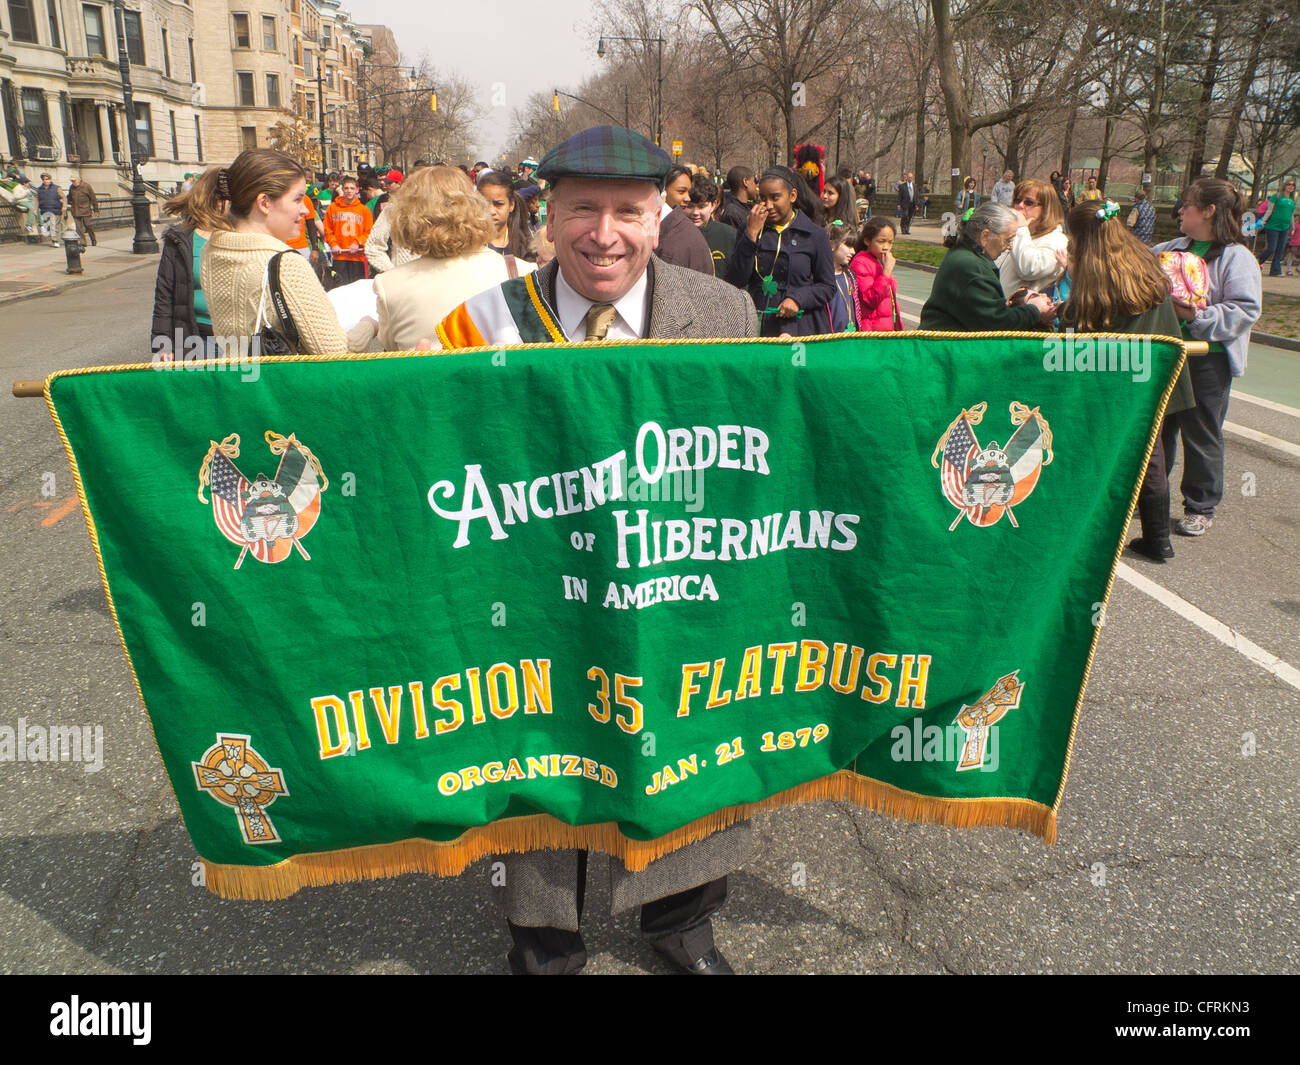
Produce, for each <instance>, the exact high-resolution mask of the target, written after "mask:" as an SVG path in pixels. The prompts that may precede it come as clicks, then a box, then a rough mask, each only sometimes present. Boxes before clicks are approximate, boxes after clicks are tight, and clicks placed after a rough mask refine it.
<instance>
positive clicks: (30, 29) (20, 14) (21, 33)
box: [9, 0, 36, 44]
mask: <svg viewBox="0 0 1300 1065" xmlns="http://www.w3.org/2000/svg"><path fill="white" fill-rule="evenodd" d="M9 26H10V31H11V32H12V33H13V38H14V40H15V41H24V42H26V43H27V44H35V43H36V13H35V12H34V11H33V10H32V0H9Z"/></svg>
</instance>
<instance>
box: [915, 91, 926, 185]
mask: <svg viewBox="0 0 1300 1065" xmlns="http://www.w3.org/2000/svg"><path fill="white" fill-rule="evenodd" d="M916 103H917V107H916V165H915V166H914V167H912V169H913V170H914V171H915V172H916V180H917V181H918V182H919V183H920V184H922V185H923V184H925V93H924V92H922V93H921V98H920V99H919V100H917V102H916Z"/></svg>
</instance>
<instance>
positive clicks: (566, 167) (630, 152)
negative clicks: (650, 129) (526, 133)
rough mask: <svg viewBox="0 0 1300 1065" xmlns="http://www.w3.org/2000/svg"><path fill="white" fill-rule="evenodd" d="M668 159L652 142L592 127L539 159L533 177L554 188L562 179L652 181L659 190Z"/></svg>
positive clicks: (620, 129)
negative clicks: (546, 182) (550, 184)
mask: <svg viewBox="0 0 1300 1065" xmlns="http://www.w3.org/2000/svg"><path fill="white" fill-rule="evenodd" d="M671 166H672V158H671V157H670V156H669V155H668V153H667V152H665V151H664V150H663V149H662V148H660V147H658V146H657V145H656V144H655V143H654V142H653V141H649V140H647V139H646V138H645V137H643V136H641V134H639V133H633V132H632V130H630V129H624V128H623V127H622V126H592V127H591V129H584V130H583V131H582V132H581V133H575V134H574V135H573V136H572V137H570V138H569V139H568V140H567V141H565V142H564V143H563V144H559V145H556V147H554V148H552V149H551V150H550V151H549V152H547V153H546V154H545V155H544V156H543V157H542V162H541V165H540V166H539V167H538V168H537V176H538V177H539V178H541V179H542V180H544V181H549V182H551V183H552V184H554V183H555V182H556V181H558V180H559V179H560V178H563V177H588V178H621V179H622V180H624V181H653V182H654V183H655V184H656V185H658V186H659V187H660V188H662V187H663V183H664V178H665V177H666V176H667V174H668V168H669V167H671Z"/></svg>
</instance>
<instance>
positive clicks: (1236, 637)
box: [1115, 562, 1300, 691]
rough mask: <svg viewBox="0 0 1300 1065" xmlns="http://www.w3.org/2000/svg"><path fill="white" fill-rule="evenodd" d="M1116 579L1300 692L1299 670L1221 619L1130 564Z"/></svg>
mask: <svg viewBox="0 0 1300 1065" xmlns="http://www.w3.org/2000/svg"><path fill="white" fill-rule="evenodd" d="M1115 576H1117V577H1119V578H1120V579H1121V580H1123V581H1125V582H1126V583H1128V584H1131V585H1132V586H1133V587H1134V588H1136V589H1137V590H1138V591H1140V592H1145V593H1146V594H1147V595H1149V596H1150V597H1151V598H1152V599H1154V600H1155V601H1156V602H1157V603H1160V604H1161V605H1162V606H1166V607H1168V608H1169V609H1170V610H1172V611H1173V612H1174V613H1175V614H1177V615H1178V616H1179V617H1181V618H1185V619H1186V620H1188V621H1190V622H1191V623H1192V624H1193V625H1195V626H1196V627H1197V628H1198V629H1201V630H1202V631H1204V632H1208V633H1209V634H1210V635H1211V636H1213V637H1214V638H1215V639H1216V640H1218V641H1219V642H1220V643H1222V644H1226V645H1227V646H1228V647H1231V648H1232V649H1233V650H1234V651H1236V652H1237V653H1238V654H1242V655H1245V656H1246V657H1247V658H1248V659H1250V660H1251V661H1252V662H1254V663H1255V664H1256V665H1257V666H1259V667H1261V668H1262V669H1265V670H1267V671H1268V672H1269V673H1272V674H1273V676H1275V677H1277V678H1278V680H1280V681H1282V682H1283V683H1285V684H1289V685H1291V687H1293V688H1295V689H1296V690H1297V691H1300V669H1296V667H1295V666H1293V665H1291V664H1290V663H1289V662H1284V661H1282V659H1280V658H1278V656H1277V655H1275V654H1272V653H1270V652H1269V651H1266V650H1264V648H1262V647H1260V646H1259V644H1257V643H1254V642H1252V641H1251V640H1248V639H1246V637H1244V636H1242V635H1241V633H1239V632H1236V631H1235V630H1233V629H1231V628H1229V627H1228V626H1227V625H1225V624H1224V623H1223V622H1222V621H1220V620H1219V619H1218V618H1215V617H1211V616H1210V615H1209V614H1207V613H1206V612H1205V611H1204V610H1201V609H1200V608H1199V607H1195V606H1193V605H1192V604H1191V603H1189V602H1188V601H1187V600H1186V599H1184V598H1182V596H1179V595H1175V594H1174V593H1173V592H1171V591H1170V590H1169V589H1168V588H1165V587H1164V586H1163V585H1159V584H1156V582H1155V581H1153V580H1151V579H1150V578H1148V577H1144V576H1142V574H1140V573H1138V572H1137V570H1135V569H1133V568H1132V567H1131V566H1129V565H1128V564H1127V563H1124V562H1121V563H1120V564H1119V566H1118V567H1117V568H1116V570H1115Z"/></svg>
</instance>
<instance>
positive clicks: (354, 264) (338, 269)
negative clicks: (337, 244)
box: [325, 256, 370, 288]
mask: <svg viewBox="0 0 1300 1065" xmlns="http://www.w3.org/2000/svg"><path fill="white" fill-rule="evenodd" d="M369 276H370V274H369V273H368V271H367V264H366V262H365V261H364V260H362V261H360V262H358V261H356V260H354V259H340V258H338V257H337V256H335V258H334V280H333V282H332V283H330V284H327V285H326V286H325V287H326V288H338V287H339V286H340V285H350V284H351V283H352V282H353V281H360V280H362V279H363V278H366V277H369Z"/></svg>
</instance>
